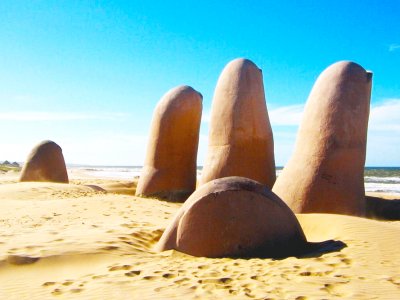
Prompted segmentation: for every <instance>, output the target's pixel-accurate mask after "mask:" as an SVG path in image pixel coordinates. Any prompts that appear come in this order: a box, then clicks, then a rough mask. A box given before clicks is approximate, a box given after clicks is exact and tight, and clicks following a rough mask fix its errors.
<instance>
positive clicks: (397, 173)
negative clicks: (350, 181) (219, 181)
mask: <svg viewBox="0 0 400 300" xmlns="http://www.w3.org/2000/svg"><path fill="white" fill-rule="evenodd" d="M68 169H70V170H71V169H75V170H79V172H81V173H83V174H84V175H87V176H93V177H97V178H106V179H125V180H130V179H133V178H135V177H138V176H140V171H141V169H142V167H141V166H74V167H69V168H68ZM202 169H203V168H202V167H198V168H197V177H198V178H199V177H200V176H201V171H202ZM281 172H282V167H278V168H277V169H276V173H277V176H279V174H280V173H281ZM364 184H365V191H366V192H382V193H388V194H396V195H400V167H366V168H365V170H364Z"/></svg>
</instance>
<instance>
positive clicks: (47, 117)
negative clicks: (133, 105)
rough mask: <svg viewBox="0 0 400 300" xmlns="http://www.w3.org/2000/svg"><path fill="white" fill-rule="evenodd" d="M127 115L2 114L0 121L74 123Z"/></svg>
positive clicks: (33, 112) (29, 112)
mask: <svg viewBox="0 0 400 300" xmlns="http://www.w3.org/2000/svg"><path fill="white" fill-rule="evenodd" d="M127 115H128V114H126V113H79V112H78V113H77V112H43V111H42V112H40V111H20V112H0V121H20V122H32V121H35V122H36V121H73V120H114V119H119V118H121V117H126V116H127Z"/></svg>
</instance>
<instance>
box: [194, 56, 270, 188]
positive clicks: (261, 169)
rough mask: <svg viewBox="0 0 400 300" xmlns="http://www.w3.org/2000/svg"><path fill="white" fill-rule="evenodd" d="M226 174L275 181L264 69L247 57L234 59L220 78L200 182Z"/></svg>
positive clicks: (267, 182) (213, 105)
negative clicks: (262, 70) (263, 76)
mask: <svg viewBox="0 0 400 300" xmlns="http://www.w3.org/2000/svg"><path fill="white" fill-rule="evenodd" d="M227 176H242V177H247V178H250V179H253V180H256V181H259V182H261V183H263V184H265V185H267V186H268V187H269V188H272V185H273V184H274V182H275V159H274V142H273V136H272V129H271V125H270V122H269V117H268V112H267V106H266V103H265V96H264V86H263V78H262V72H261V70H260V69H259V68H258V67H257V66H256V65H255V64H254V63H253V62H251V61H250V60H247V59H236V60H233V61H231V62H230V63H229V64H228V65H227V66H226V67H225V69H224V70H223V71H222V74H221V76H220V77H219V79H218V83H217V86H216V88H215V94H214V99H213V103H212V109H211V120H210V133H209V145H208V152H207V157H206V160H205V163H204V168H203V172H202V177H201V181H200V185H201V184H204V183H206V182H208V181H210V180H213V179H216V178H222V177H227Z"/></svg>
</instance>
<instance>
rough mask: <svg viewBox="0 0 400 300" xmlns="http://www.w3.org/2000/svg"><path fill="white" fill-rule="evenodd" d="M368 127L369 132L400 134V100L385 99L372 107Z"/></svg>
mask: <svg viewBox="0 0 400 300" xmlns="http://www.w3.org/2000/svg"><path fill="white" fill-rule="evenodd" d="M368 127H369V130H376V131H391V132H392V131H396V132H400V99H387V100H385V101H383V102H381V103H379V104H376V105H373V106H372V107H371V112H370V118H369V126H368ZM397 134H398V133H397Z"/></svg>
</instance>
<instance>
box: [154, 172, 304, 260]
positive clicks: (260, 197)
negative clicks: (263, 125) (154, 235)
mask: <svg viewBox="0 0 400 300" xmlns="http://www.w3.org/2000/svg"><path fill="white" fill-rule="evenodd" d="M307 246H308V243H307V241H306V238H305V236H304V233H303V230H302V228H301V227H300V224H299V222H298V221H297V219H296V217H295V215H294V214H293V212H292V211H291V210H290V208H289V207H288V206H287V205H286V204H285V203H284V202H283V201H282V200H281V199H279V197H277V196H276V195H275V194H274V193H272V192H271V191H270V189H268V188H267V187H266V186H264V185H262V184H260V183H258V182H256V181H254V180H251V179H248V178H243V177H225V178H220V179H216V180H213V181H210V182H208V183H206V184H204V185H203V186H201V187H200V188H199V189H197V190H196V191H195V192H194V193H193V194H192V195H191V196H190V197H189V199H188V200H187V201H186V202H185V203H184V204H183V206H182V207H181V208H180V210H179V211H178V213H177V214H176V216H175V218H174V220H173V222H172V223H171V224H170V225H169V227H168V228H167V229H166V230H165V232H164V234H163V235H162V237H161V239H160V241H159V242H158V244H157V246H156V248H157V250H158V251H164V250H169V249H176V250H178V251H180V252H184V253H186V254H190V255H193V256H204V257H283V256H289V255H296V254H300V253H302V252H303V251H304V250H305V249H306V248H307Z"/></svg>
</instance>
